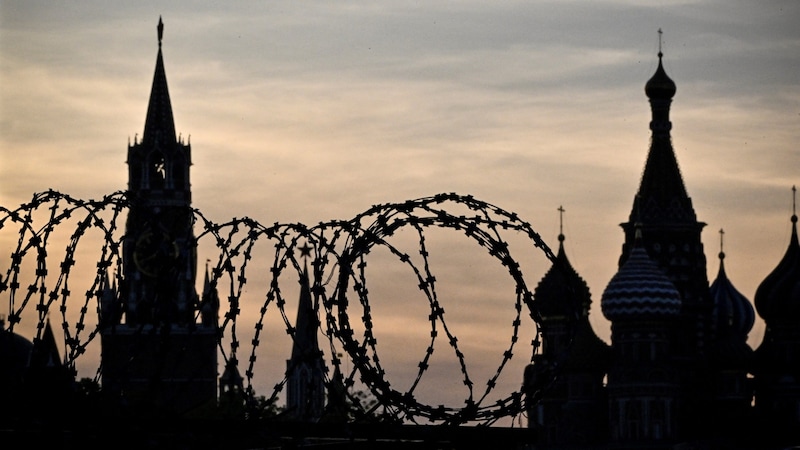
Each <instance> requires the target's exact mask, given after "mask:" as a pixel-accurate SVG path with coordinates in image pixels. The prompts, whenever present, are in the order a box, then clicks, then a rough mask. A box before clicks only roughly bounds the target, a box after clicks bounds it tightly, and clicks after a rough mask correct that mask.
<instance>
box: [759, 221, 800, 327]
mask: <svg viewBox="0 0 800 450" xmlns="http://www.w3.org/2000/svg"><path fill="white" fill-rule="evenodd" d="M754 300H755V304H756V309H757V310H758V314H759V315H760V316H761V317H762V318H763V319H764V321H765V322H766V323H767V325H768V326H774V325H784V324H785V325H792V324H794V325H796V324H797V323H798V321H800V244H798V239H797V214H796V213H795V214H792V237H791V239H790V241H789V248H788V249H787V250H786V254H785V255H784V256H783V259H781V261H780V262H779V263H778V266H777V267H775V269H774V270H773V271H772V273H770V274H769V275H767V277H766V278H765V279H764V281H762V282H761V284H760V285H759V286H758V289H757V290H756V295H755V299H754Z"/></svg>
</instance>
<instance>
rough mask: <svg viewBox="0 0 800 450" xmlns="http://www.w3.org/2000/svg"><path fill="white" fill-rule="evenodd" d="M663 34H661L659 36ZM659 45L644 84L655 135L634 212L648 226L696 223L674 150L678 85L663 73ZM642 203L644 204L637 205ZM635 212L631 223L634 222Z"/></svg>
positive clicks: (651, 128) (652, 129)
mask: <svg viewBox="0 0 800 450" xmlns="http://www.w3.org/2000/svg"><path fill="white" fill-rule="evenodd" d="M660 34H661V30H659V36H660ZM660 47H661V44H660V42H659V52H658V68H657V69H656V72H655V74H653V76H652V77H651V78H650V79H649V80H648V81H647V84H645V88H644V90H645V94H646V95H647V97H648V99H649V100H650V110H651V113H652V120H651V121H650V130H651V132H652V136H651V141H650V151H649V153H648V155H647V162H646V163H645V167H644V172H643V174H642V179H641V183H640V185H639V192H638V196H637V198H636V200H635V201H634V208H633V211H634V212H637V213H641V217H639V220H641V221H642V222H644V223H645V224H649V223H652V222H655V221H662V222H663V221H668V222H696V221H697V218H696V216H695V212H694V208H693V207H692V201H691V199H690V198H689V196H688V195H687V193H686V187H685V186H684V184H683V177H682V176H681V172H680V168H679V167H678V160H677V158H676V157H675V151H674V150H673V148H672V138H671V136H670V130H672V122H670V120H669V112H670V104H671V103H672V97H673V96H674V95H675V92H676V87H675V83H674V82H673V81H672V79H670V77H669V76H668V75H667V72H666V71H665V70H664V65H663V61H662V60H663V56H664V53H663V52H662V51H661V48H660ZM638 201H641V202H643V204H641V205H637V204H636V202H638ZM633 219H634V217H633V212H632V213H631V220H633Z"/></svg>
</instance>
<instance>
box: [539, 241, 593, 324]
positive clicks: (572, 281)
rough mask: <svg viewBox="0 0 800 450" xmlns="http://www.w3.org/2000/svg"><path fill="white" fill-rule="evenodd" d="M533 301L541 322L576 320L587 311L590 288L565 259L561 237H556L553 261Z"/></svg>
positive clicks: (589, 302) (540, 282)
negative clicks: (554, 258) (545, 320)
mask: <svg viewBox="0 0 800 450" xmlns="http://www.w3.org/2000/svg"><path fill="white" fill-rule="evenodd" d="M533 301H534V305H535V306H536V308H537V311H538V312H539V314H540V315H541V317H542V318H544V319H552V318H575V317H579V316H581V315H587V314H588V312H589V305H590V304H591V301H592V300H591V294H590V293H589V286H588V285H587V284H586V281H584V279H583V278H581V276H580V275H578V272H576V271H575V269H574V268H573V267H572V264H570V262H569V259H567V255H566V253H565V252H564V234H559V235H558V254H556V261H555V263H553V265H552V266H551V267H550V269H549V270H548V271H547V273H546V274H545V275H544V277H542V279H541V281H539V285H538V286H536V289H535V290H534V292H533Z"/></svg>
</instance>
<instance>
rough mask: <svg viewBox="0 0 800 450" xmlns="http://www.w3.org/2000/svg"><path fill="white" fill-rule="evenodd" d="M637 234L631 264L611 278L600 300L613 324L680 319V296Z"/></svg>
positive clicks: (602, 307)
mask: <svg viewBox="0 0 800 450" xmlns="http://www.w3.org/2000/svg"><path fill="white" fill-rule="evenodd" d="M639 234H640V232H639V231H637V239H636V245H634V247H633V249H632V250H631V254H630V256H628V260H627V261H625V264H623V265H622V267H620V269H619V271H618V272H617V273H616V275H614V277H613V278H611V281H610V282H609V283H608V286H606V290H605V291H604V292H603V296H602V298H601V300H600V308H601V309H602V311H603V315H604V316H605V317H606V318H607V319H608V320H610V321H612V322H613V321H617V320H636V319H653V318H661V317H671V316H677V315H678V314H679V313H680V310H681V296H680V293H679V292H678V290H677V289H676V288H675V285H674V284H673V283H672V282H671V281H670V280H669V278H667V276H666V275H665V274H664V272H663V271H662V270H661V269H660V268H659V267H658V265H657V264H656V263H655V262H653V260H651V259H650V257H649V256H647V251H646V250H645V249H644V247H643V246H642V245H641V238H640V237H639V236H638V235H639Z"/></svg>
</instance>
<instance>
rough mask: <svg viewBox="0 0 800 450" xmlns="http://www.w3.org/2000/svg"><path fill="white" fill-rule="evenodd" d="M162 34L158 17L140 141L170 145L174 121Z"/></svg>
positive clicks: (162, 27) (173, 140) (172, 141)
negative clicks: (154, 51)
mask: <svg viewBox="0 0 800 450" xmlns="http://www.w3.org/2000/svg"><path fill="white" fill-rule="evenodd" d="M163 35H164V22H162V21H161V17H159V18H158V57H157V58H156V70H155V74H154V75H153V87H152V89H151V90H150V102H149V103H148V105H147V118H146V119H145V122H144V135H143V136H142V143H144V144H146V145H156V144H160V146H162V147H163V146H167V145H169V146H171V145H173V144H174V143H175V141H176V137H175V121H174V119H173V117H172V103H170V100H169V89H168V88H167V73H166V71H165V70H164V57H163V55H162V53H161V39H162V38H163Z"/></svg>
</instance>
